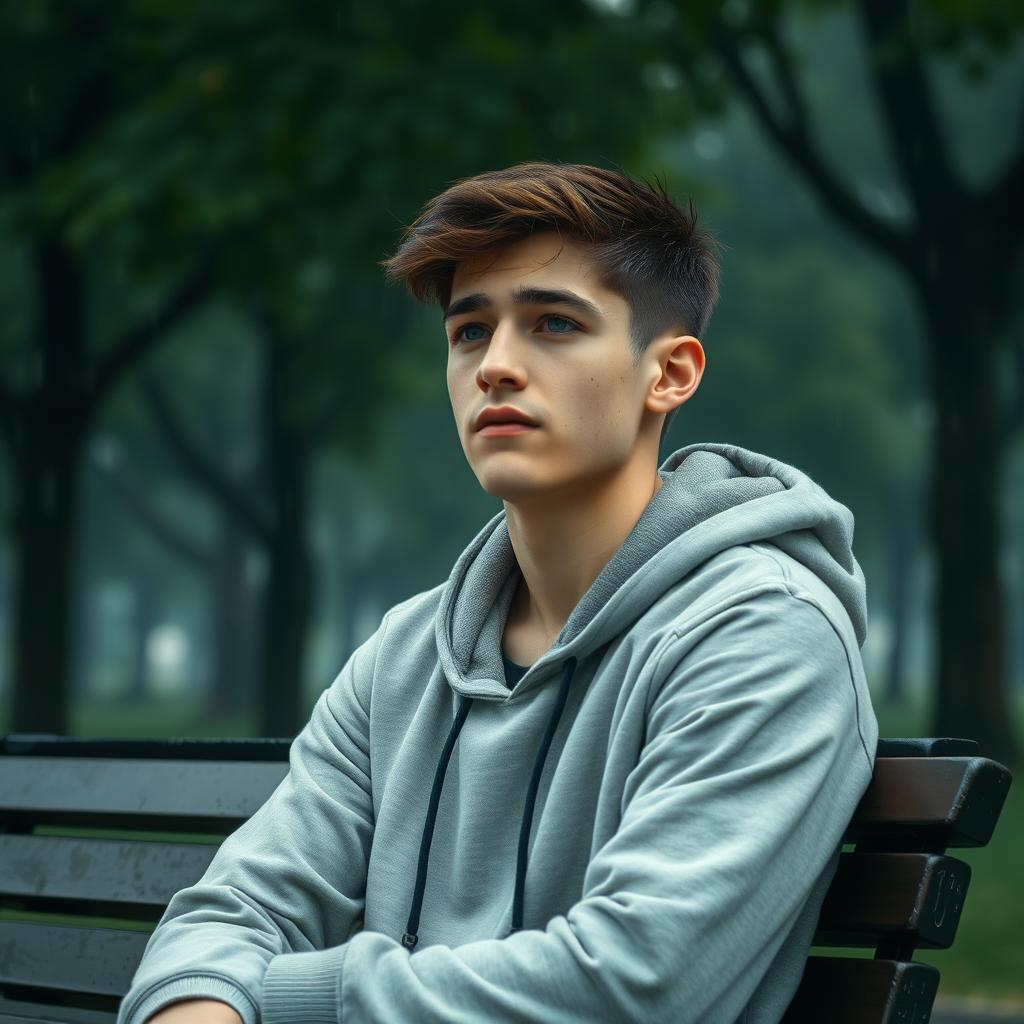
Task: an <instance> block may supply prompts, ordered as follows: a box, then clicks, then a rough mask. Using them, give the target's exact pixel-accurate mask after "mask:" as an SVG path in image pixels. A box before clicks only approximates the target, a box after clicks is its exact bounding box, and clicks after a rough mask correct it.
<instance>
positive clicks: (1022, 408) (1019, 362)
mask: <svg viewBox="0 0 1024 1024" xmlns="http://www.w3.org/2000/svg"><path fill="white" fill-rule="evenodd" d="M1012 356H1013V359H1014V361H1015V363H1016V372H1015V373H1014V374H1013V376H1014V377H1015V378H1016V379H1017V381H1018V384H1017V393H1016V394H1015V395H1014V397H1013V400H1012V401H1011V402H1010V405H1009V407H1008V408H1007V409H1005V410H1004V412H1003V415H1002V416H1001V417H1000V420H999V426H998V431H997V437H998V438H999V443H1000V445H1001V446H1002V447H1004V448H1005V447H1006V446H1007V445H1009V443H1010V442H1011V441H1012V439H1013V436H1014V434H1016V433H1017V431H1018V430H1020V429H1021V427H1022V426H1024V347H1020V348H1015V349H1014V350H1013V353H1012Z"/></svg>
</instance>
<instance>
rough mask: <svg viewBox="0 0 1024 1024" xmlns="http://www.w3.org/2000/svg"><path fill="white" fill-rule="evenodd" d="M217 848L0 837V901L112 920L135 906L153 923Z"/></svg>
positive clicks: (198, 874)
mask: <svg viewBox="0 0 1024 1024" xmlns="http://www.w3.org/2000/svg"><path fill="white" fill-rule="evenodd" d="M217 849H218V844H200V843H157V842H134V841H131V840H117V839H79V838H71V837H65V836H33V835H4V834H0V902H2V903H3V904H4V905H7V906H22V907H24V908H25V909H36V910H45V911H48V912H50V913H58V914H63V913H81V914H88V915H90V916H110V917H121V916H126V914H125V908H124V907H123V906H121V904H133V905H135V906H137V907H140V908H145V909H147V910H148V913H146V914H145V915H143V916H144V917H145V918H146V919H149V918H153V919H154V920H155V919H157V918H159V917H160V916H161V914H162V913H163V911H164V908H166V906H167V904H168V903H169V902H170V899H171V897H172V896H173V895H174V894H175V893H176V892H178V890H180V889H184V888H185V887H186V886H190V885H194V884H195V883H196V882H198V881H199V879H200V878H201V877H202V876H203V873H204V872H205V871H206V869H207V868H208V867H209V866H210V861H212V860H213V858H214V856H215V855H216V853H217ZM9 897H18V899H17V900H11V899H10V898H9ZM53 901H76V902H81V901H87V902H88V904H89V905H88V906H78V907H73V906H53V905H52V902H53ZM154 914H155V917H154V916H153V915H154Z"/></svg>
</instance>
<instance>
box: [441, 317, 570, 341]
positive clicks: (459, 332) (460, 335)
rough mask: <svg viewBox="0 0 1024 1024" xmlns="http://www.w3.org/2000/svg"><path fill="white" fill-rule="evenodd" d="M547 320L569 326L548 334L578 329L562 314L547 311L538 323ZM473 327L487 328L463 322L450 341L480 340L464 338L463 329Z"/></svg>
mask: <svg viewBox="0 0 1024 1024" xmlns="http://www.w3.org/2000/svg"><path fill="white" fill-rule="evenodd" d="M548 320H560V321H561V322H562V323H563V324H567V325H568V327H569V330H566V329H565V328H558V329H557V330H552V331H548V333H549V334H571V333H572V331H578V330H580V326H579V324H577V323H574V322H573V321H572V320H570V319H569V318H568V317H567V316H562V315H561V314H559V313H548V314H546V315H545V316H542V317H541V318H540V320H539V321H538V322H539V323H545V322H547V321H548ZM473 329H482V330H487V328H486V327H485V326H484V325H483V324H463V325H462V326H461V327H460V328H459V329H458V330H457V331H456V332H455V333H454V334H453V335H452V341H454V342H458V341H467V342H473V341H480V340H481V339H480V338H479V337H476V338H466V337H463V331H471V330H473Z"/></svg>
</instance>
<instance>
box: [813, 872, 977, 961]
mask: <svg viewBox="0 0 1024 1024" xmlns="http://www.w3.org/2000/svg"><path fill="white" fill-rule="evenodd" d="M970 879H971V868H970V865H969V864H966V863H965V862H964V861H962V860H957V859H956V858H955V857H945V856H942V855H939V854H928V853H843V854H840V856H839V866H838V867H837V868H836V874H835V877H834V878H833V879H832V884H831V885H830V886H829V889H828V892H827V893H826V895H825V901H824V903H823V904H822V907H821V915H820V916H819V918H818V930H817V931H816V932H815V935H814V943H813V944H814V945H815V946H854V947H872V948H873V947H875V946H877V945H878V944H879V942H880V941H881V940H882V939H883V938H890V939H891V938H894V937H900V938H912V939H913V944H914V945H915V946H923V947H927V948H930V949H948V948H949V947H950V946H951V945H952V944H953V939H954V937H955V936H956V929H957V925H958V924H959V921H960V912H961V910H962V909H963V904H964V899H965V897H966V895H967V886H968V884H969V882H970Z"/></svg>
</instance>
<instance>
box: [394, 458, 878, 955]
mask: <svg viewBox="0 0 1024 1024" xmlns="http://www.w3.org/2000/svg"><path fill="white" fill-rule="evenodd" d="M658 474H659V475H660V477H661V480H662V486H661V488H660V489H659V490H658V491H656V492H655V493H654V495H653V496H652V498H651V500H650V502H648V504H647V507H646V508H645V509H644V512H643V514H642V515H641V516H640V518H639V519H638V520H637V522H636V525H635V526H634V527H633V529H632V530H631V531H630V533H629V535H628V536H627V537H626V539H625V541H624V542H623V543H622V545H621V546H620V547H619V549H618V551H617V552H616V553H615V555H613V556H612V558H611V559H610V560H609V561H608V563H607V564H606V565H605V566H604V568H603V569H602V570H601V572H600V573H598V576H597V578H596V579H595V580H594V582H593V584H592V585H591V586H590V589H589V590H587V592H586V593H585V594H584V595H583V597H582V598H581V599H580V601H579V603H578V604H577V605H576V607H575V609H574V610H573V612H572V614H571V615H570V616H569V619H568V621H567V622H566V624H565V626H564V627H563V629H562V631H561V633H559V635H558V637H557V638H556V640H555V643H554V644H553V645H552V647H551V649H550V650H549V651H548V652H547V653H546V654H544V655H543V656H542V657H541V658H540V659H538V660H537V661H536V662H534V664H533V665H531V666H530V667H529V668H528V669H527V671H526V674H525V675H524V676H523V677H522V678H521V679H520V680H519V682H518V684H517V685H516V687H515V689H514V691H513V692H512V694H508V691H507V689H506V687H505V684H504V682H503V681H502V680H503V678H504V662H503V660H502V645H501V637H502V632H503V629H504V624H505V620H506V618H507V616H508V610H509V607H510V605H511V603H512V599H513V597H514V595H515V587H516V585H517V583H518V580H519V578H520V576H521V572H520V569H519V566H518V563H517V562H516V558H515V553H514V551H513V548H512V542H511V539H510V538H509V534H508V525H507V522H506V515H505V511H504V510H502V511H501V512H499V513H498V514H497V515H496V516H495V517H494V518H493V519H491V520H490V522H488V523H487V525H486V526H485V527H484V528H483V529H482V530H481V531H480V533H478V534H477V536H476V537H475V538H474V539H473V541H472V542H471V543H470V545H469V546H468V547H467V548H466V550H465V551H464V552H463V554H462V555H461V557H460V558H459V559H458V561H457V562H456V563H455V567H454V569H453V570H452V573H451V576H450V577H449V579H448V582H447V584H446V586H445V588H444V591H443V594H442V598H441V603H440V605H439V608H438V615H437V618H436V620H435V629H436V636H437V648H438V654H439V658H440V662H441V665H442V668H443V670H444V673H445V676H446V678H447V680H448V683H449V685H450V686H451V688H452V689H453V690H454V691H455V693H456V694H457V695H458V709H457V711H456V714H455V718H454V720H453V722H452V725H451V728H450V730H449V732H448V737H447V740H446V742H445V745H444V749H443V751H442V752H441V756H440V758H439V760H438V763H437V768H436V770H435V772H434V785H433V789H432V791H431V795H430V804H429V807H428V811H427V820H426V822H425V824H424V826H423V833H422V836H421V839H420V856H419V868H418V870H417V873H416V883H415V886H414V892H413V900H412V906H411V908H410V911H409V919H408V923H407V925H406V931H405V933H404V934H403V935H402V938H401V942H402V945H403V946H405V948H406V949H408V950H410V951H412V950H414V949H415V948H416V944H417V942H418V941H419V935H418V928H419V918H420V910H421V908H422V905H423V897H424V890H425V886H426V877H427V864H428V861H429V857H430V846H431V842H432V839H433V835H434V822H435V820H436V817H437V809H438V805H439V803H440V799H441V789H442V787H443V785H444V777H445V772H446V771H447V770H448V763H449V760H450V758H451V755H452V750H453V749H454V747H455V743H456V742H457V740H458V738H459V733H460V732H461V730H462V727H463V725H464V724H465V721H466V717H467V716H468V714H469V711H470V708H471V706H472V704H473V700H474V698H476V697H482V698H485V699H490V700H495V699H503V700H509V701H512V700H516V699H518V698H521V697H522V694H523V692H524V691H526V690H528V689H530V688H531V686H536V685H538V680H541V679H543V678H545V677H546V675H545V673H544V672H543V669H544V668H545V667H546V666H548V665H550V664H551V663H552V661H557V662H559V663H560V664H561V682H560V685H559V692H558V696H557V698H556V700H555V703H554V707H553V709H552V712H551V716H550V719H549V721H548V727H547V729H546V731H545V733H544V736H543V738H542V740H541V742H540V744H539V747H538V750H537V754H536V757H535V760H534V766H533V772H532V774H531V778H530V786H529V789H528V792H527V799H526V806H525V807H524V809H523V814H522V821H521V826H520V832H519V844H518V850H517V854H516V884H515V893H514V897H513V905H512V906H513V909H512V927H511V931H510V932H509V934H514V933H515V932H517V931H519V930H521V928H522V921H523V898H524V886H525V877H526V865H527V851H528V848H529V841H530V829H531V826H532V822H533V810H534V804H535V801H536V797H537V790H538V787H539V785H540V778H541V774H542V773H543V770H544V762H545V760H546V758H547V754H548V748H549V747H550V745H551V738H552V736H553V735H554V733H555V730H556V729H557V728H558V723H559V720H560V718H561V716H562V711H563V709H564V708H565V704H566V700H567V698H568V694H569V688H570V686H571V685H572V678H573V673H574V672H575V670H576V666H577V665H578V663H579V661H580V659H581V658H583V657H584V656H585V655H586V654H587V653H588V652H590V651H592V650H594V649H595V648H597V647H600V646H601V644H603V643H604V642H605V641H607V640H610V639H611V638H613V637H614V636H617V635H619V634H621V633H623V632H625V631H626V630H627V629H628V628H629V627H630V626H631V625H632V624H633V623H634V622H635V621H636V620H637V619H638V618H639V617H640V616H641V615H643V614H644V612H645V611H646V610H647V609H648V608H650V607H651V605H652V604H654V603H655V602H656V601H657V600H658V599H659V598H661V597H662V595H663V594H664V593H665V592H666V591H667V590H668V589H669V588H670V587H672V586H674V585H675V584H676V583H677V582H678V581H679V580H680V579H682V578H683V577H684V576H685V575H686V574H687V573H689V572H691V571H692V570H693V569H694V568H695V567H696V566H698V565H700V564H701V563H702V562H704V561H705V560H706V559H708V558H711V557H712V556H713V555H716V554H718V553H719V552H720V551H723V550H725V549H726V548H729V547H732V546H734V545H737V544H748V543H751V542H753V541H770V542H771V543H773V544H775V545H776V546H777V547H779V548H781V549H782V550H783V551H785V552H786V553H787V554H789V555H791V556H792V557H793V558H795V559H796V560H798V561H799V562H801V563H803V564H804V565H805V566H807V568H809V569H810V570H812V571H813V572H814V573H815V575H817V576H818V577H819V578H820V579H821V580H822V581H824V582H825V583H826V584H827V585H828V586H829V588H830V589H831V590H832V592H833V593H834V594H835V595H836V597H837V598H838V599H839V601H840V602H841V603H842V606H843V608H844V609H845V610H846V613H847V615H849V617H850V621H851V622H852V624H853V628H854V633H855V635H856V638H857V645H858V647H862V646H863V644H864V638H865V636H866V633H867V603H866V588H865V582H864V574H863V572H862V571H861V568H860V565H859V564H858V562H857V560H856V559H855V558H854V556H853V549H852V544H853V513H852V512H851V511H850V510H849V509H848V508H847V507H846V506H845V505H842V504H840V502H838V501H836V500H835V499H834V498H831V497H830V496H829V495H828V494H827V493H826V491H825V490H824V489H823V488H821V487H820V486H818V484H816V483H815V482H814V481H813V480H812V479H811V478H810V477H809V476H808V475H807V474H806V473H803V472H801V471H800V470H799V469H796V468H795V467H793V466H789V465H787V464H786V463H784V462H779V461H778V460H777V459H772V458H769V457H768V456H766V455H761V454H759V453H758V452H752V451H749V450H747V449H746V448H739V447H737V446H736V445H729V444H710V443H703V444H692V445H688V446H687V447H685V448H680V449H679V450H678V451H676V452H674V453H673V454H672V455H670V456H669V457H668V458H667V459H666V460H665V462H664V463H662V465H661V466H660V467H659V469H658ZM495 687H500V692H501V696H500V697H498V696H497V695H496V691H495Z"/></svg>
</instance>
